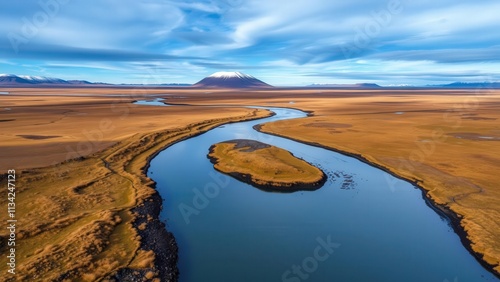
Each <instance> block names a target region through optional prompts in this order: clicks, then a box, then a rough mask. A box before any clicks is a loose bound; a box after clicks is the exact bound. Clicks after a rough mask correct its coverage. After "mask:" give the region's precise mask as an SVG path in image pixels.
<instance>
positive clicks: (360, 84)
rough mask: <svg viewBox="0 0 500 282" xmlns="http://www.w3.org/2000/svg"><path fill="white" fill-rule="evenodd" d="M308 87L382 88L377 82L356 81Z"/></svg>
mask: <svg viewBox="0 0 500 282" xmlns="http://www.w3.org/2000/svg"><path fill="white" fill-rule="evenodd" d="M307 87H314V88H381V87H382V86H380V85H378V84H375V83H356V84H311V85H308V86H307Z"/></svg>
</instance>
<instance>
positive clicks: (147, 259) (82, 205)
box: [0, 89, 269, 281]
mask: <svg viewBox="0 0 500 282" xmlns="http://www.w3.org/2000/svg"><path fill="white" fill-rule="evenodd" d="M29 91H34V92H36V91H37V90H36V89H31V90H29ZM55 91H59V90H58V89H56V90H55ZM93 91H95V92H96V93H100V91H104V92H105V90H102V89H101V90H93ZM122 91H123V90H122ZM12 92H15V91H12ZM35 94H36V93H35ZM26 95H27V96H23V97H19V96H12V97H10V96H9V97H2V101H1V103H2V105H1V106H2V107H3V108H5V107H6V106H5V104H8V107H9V108H10V110H7V111H4V112H2V113H1V115H2V116H1V119H2V120H9V121H5V122H1V123H0V127H1V132H2V135H1V136H0V140H1V143H0V144H1V145H0V148H1V154H2V159H1V167H2V169H4V170H3V173H5V172H6V169H16V176H17V180H16V200H15V201H16V219H17V220H18V222H17V223H16V225H17V229H16V233H17V241H16V273H17V274H16V276H12V277H9V276H8V275H7V264H6V255H7V254H8V248H7V244H6V242H7V238H8V236H9V234H8V230H7V229H2V230H0V241H1V246H2V247H1V249H0V254H1V259H0V261H1V263H0V272H1V273H2V275H1V276H2V279H0V280H4V281H11V280H12V281H14V280H17V281H56V280H57V281H96V280H102V281H105V280H107V279H108V278H110V277H112V275H113V274H114V273H116V271H117V270H119V269H123V268H128V269H138V270H142V271H143V272H142V273H144V274H145V275H144V277H147V278H148V279H150V280H153V279H155V277H156V281H159V279H158V278H157V277H158V269H157V268H155V266H154V261H155V254H154V253H153V252H152V251H148V250H144V249H141V237H140V236H139V232H138V231H139V230H138V229H145V228H146V227H147V225H148V224H150V223H152V222H153V221H157V220H158V219H157V218H152V217H151V216H150V215H144V214H142V215H141V214H137V213H135V212H133V210H134V208H136V207H140V206H142V205H144V204H145V202H147V201H151V197H152V195H154V194H155V190H154V183H153V182H152V181H151V180H150V179H149V178H147V177H146V176H145V175H144V169H145V167H146V166H147V163H148V161H149V159H150V158H151V156H152V155H154V154H155V153H157V152H158V151H160V150H161V149H162V148H164V147H166V146H168V145H169V144H172V143H174V142H177V141H178V140H182V139H185V138H189V137H191V136H194V135H196V134H199V133H200V132H204V131H207V130H209V129H211V128H214V127H216V126H219V125H220V124H223V123H227V122H232V121H239V120H247V119H253V118H257V117H263V116H267V115H268V114H269V113H268V112H266V111H262V110H253V109H242V108H239V109H238V108H225V109H224V111H221V110H220V109H216V108H199V107H198V108H196V109H193V107H182V109H180V107H147V106H142V107H140V106H131V105H130V102H131V101H132V100H133V99H131V98H123V97H121V98H109V97H102V98H99V97H92V98H90V97H76V98H69V97H54V96H30V95H28V94H26ZM110 105H114V106H115V108H114V109H115V110H116V112H113V111H112V110H111V108H110ZM69 113H71V114H69ZM124 113H126V116H123V114H124ZM114 114H115V115H114ZM121 117H124V118H123V119H121ZM102 120H105V122H104V123H105V126H102V127H99V125H100V124H102V123H103V122H102ZM96 125H97V129H99V130H101V134H97V133H95V135H93V136H91V137H94V138H89V135H88V134H85V130H94V129H95V128H96ZM111 127H112V128H113V130H107V131H106V130H105V129H109V128H111ZM24 134H26V135H37V136H61V137H54V138H49V139H26V138H24V137H18V135H24ZM75 142H85V143H88V144H93V145H92V146H93V147H92V150H90V149H89V150H84V151H81V152H77V153H82V154H84V155H85V156H84V157H79V158H77V159H71V160H67V159H66V157H67V156H75V155H73V154H74V153H71V154H69V155H67V152H66V148H67V146H71V145H73V144H75ZM77 144H78V143H77ZM25 148H29V152H24V151H23V150H25ZM75 148H76V147H75ZM103 148H104V149H103ZM12 151H14V152H12ZM59 151H63V153H60V152H59ZM24 154H26V155H27V156H31V160H30V158H28V157H26V158H21V160H17V161H18V162H16V156H18V155H19V156H21V157H22V156H23V155H24ZM31 161H33V162H31ZM53 162H56V163H57V164H55V165H49V164H51V163H53ZM39 165H49V166H45V167H43V168H29V169H27V167H30V166H39ZM0 185H1V186H2V187H7V184H6V180H5V177H2V180H1V182H0ZM5 194H6V193H5ZM5 196H6V195H5ZM0 205H1V206H4V207H6V206H7V197H1V198H0ZM139 217H147V220H146V221H145V223H143V224H141V226H139V227H138V228H135V227H134V226H133V222H135V221H136V220H138V218H139ZM0 220H1V221H2V222H6V220H7V215H6V212H4V213H1V214H0ZM103 279H104V280H103Z"/></svg>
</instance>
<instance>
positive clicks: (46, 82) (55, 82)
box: [0, 74, 191, 87]
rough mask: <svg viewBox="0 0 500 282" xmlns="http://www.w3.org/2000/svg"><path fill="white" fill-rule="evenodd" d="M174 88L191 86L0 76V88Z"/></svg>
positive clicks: (12, 75)
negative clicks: (31, 86) (38, 86)
mask: <svg viewBox="0 0 500 282" xmlns="http://www.w3.org/2000/svg"><path fill="white" fill-rule="evenodd" d="M23 85H24V86H30V85H40V86H73V85H74V86H143V85H145V86H175V87H184V86H191V84H183V83H170V84H110V83H103V82H89V81H86V80H64V79H60V78H53V77H46V76H28V75H14V74H0V86H23Z"/></svg>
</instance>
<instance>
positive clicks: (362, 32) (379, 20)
mask: <svg viewBox="0 0 500 282" xmlns="http://www.w3.org/2000/svg"><path fill="white" fill-rule="evenodd" d="M403 10H404V5H403V2H402V1H401V0H390V1H389V2H387V5H386V7H385V8H384V9H381V10H379V11H373V12H371V13H370V16H371V17H370V20H368V21H366V22H365V23H364V25H362V26H357V27H355V28H354V31H355V35H354V37H353V39H352V43H348V44H346V45H342V46H341V47H340V48H341V50H342V53H343V54H344V57H345V58H346V59H350V58H352V57H354V56H355V55H358V54H360V53H362V51H363V50H365V49H367V48H368V47H369V46H370V45H371V44H372V43H373V40H374V39H375V38H377V37H378V36H379V35H380V34H381V33H382V31H383V29H384V28H387V27H388V26H389V25H391V23H392V21H393V19H394V17H395V16H396V15H398V14H400V13H401V12H403Z"/></svg>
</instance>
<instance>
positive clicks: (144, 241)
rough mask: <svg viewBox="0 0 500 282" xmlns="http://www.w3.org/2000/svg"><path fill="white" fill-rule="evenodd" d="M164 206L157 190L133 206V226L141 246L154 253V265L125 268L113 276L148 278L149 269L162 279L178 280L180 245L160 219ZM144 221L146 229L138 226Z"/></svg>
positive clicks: (128, 278) (169, 281)
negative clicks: (143, 267) (140, 203)
mask: <svg viewBox="0 0 500 282" xmlns="http://www.w3.org/2000/svg"><path fill="white" fill-rule="evenodd" d="M161 209H162V199H161V197H160V194H159V193H158V192H157V191H156V190H155V193H154V194H153V195H151V197H150V198H148V199H146V200H145V201H144V203H143V204H142V205H140V206H138V207H135V208H134V209H132V212H133V213H136V214H138V216H137V217H136V220H135V221H134V222H133V226H134V228H135V230H136V231H137V233H138V235H139V236H140V237H141V246H140V249H141V250H144V251H153V252H154V254H155V260H154V267H152V268H146V269H130V268H123V269H121V270H119V271H118V273H117V274H116V275H115V276H114V278H115V280H116V281H127V282H128V281H131V282H135V281H137V282H140V281H145V280H144V279H145V277H147V276H146V275H147V273H148V272H154V273H158V275H157V276H158V277H159V278H160V280H161V281H167V282H174V281H178V279H179V269H178V268H177V257H178V256H177V254H178V247H177V243H176V242H175V238H174V235H173V234H172V233H170V232H168V231H167V229H166V226H165V223H163V222H161V221H160V219H159V216H160V212H161ZM142 224H146V228H145V229H143V230H141V228H139V226H140V225H142Z"/></svg>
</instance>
